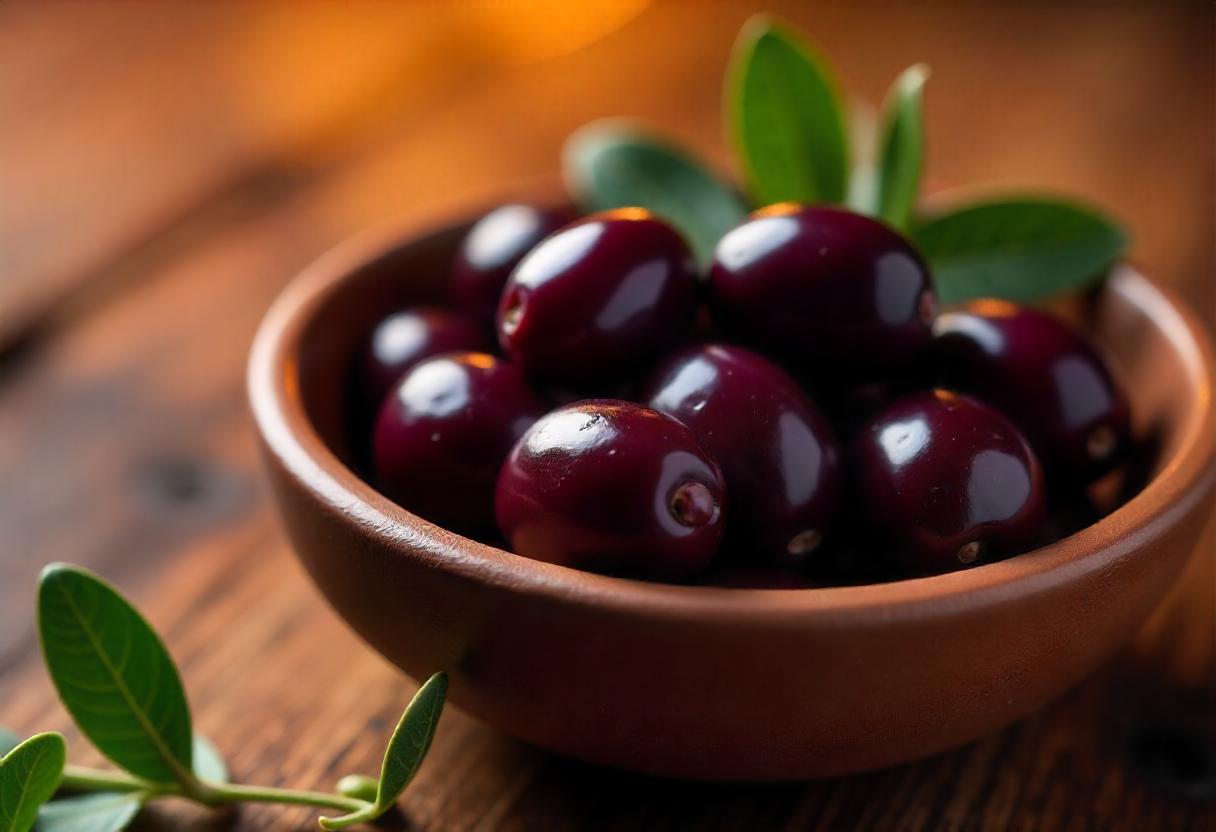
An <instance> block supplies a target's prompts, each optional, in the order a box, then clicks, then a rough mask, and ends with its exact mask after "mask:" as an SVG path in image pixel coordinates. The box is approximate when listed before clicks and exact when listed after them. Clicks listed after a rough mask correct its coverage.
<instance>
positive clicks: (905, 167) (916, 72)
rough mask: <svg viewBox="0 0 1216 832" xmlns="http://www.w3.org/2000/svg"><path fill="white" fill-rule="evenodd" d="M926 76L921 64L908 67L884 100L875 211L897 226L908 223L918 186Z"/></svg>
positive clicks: (923, 142) (923, 149)
mask: <svg viewBox="0 0 1216 832" xmlns="http://www.w3.org/2000/svg"><path fill="white" fill-rule="evenodd" d="M928 78H929V68H928V67H927V66H925V65H924V64H916V65H915V66H910V67H908V68H907V69H905V70H904V71H903V73H901V74H900V76H899V77H898V78H896V79H895V83H894V84H892V85H891V91H890V92H889V93H888V94H887V100H886V102H885V103H884V104H883V116H882V151H881V153H882V155H881V156H880V157H879V158H880V159H881V164H880V165H879V168H878V181H877V188H876V190H877V206H876V208H877V211H876V213H877V215H878V216H879V217H880V218H881V219H884V220H886V221H887V222H889V223H890V224H891V225H894V226H895V227H896V228H904V227H906V226H907V224H908V219H909V217H911V216H912V209H913V207H914V206H915V205H916V195H917V191H918V189H919V187H920V172H921V166H922V165H923V163H924V156H925V125H924V116H923V114H922V112H921V99H922V93H923V91H924V87H925V81H927V80H928Z"/></svg>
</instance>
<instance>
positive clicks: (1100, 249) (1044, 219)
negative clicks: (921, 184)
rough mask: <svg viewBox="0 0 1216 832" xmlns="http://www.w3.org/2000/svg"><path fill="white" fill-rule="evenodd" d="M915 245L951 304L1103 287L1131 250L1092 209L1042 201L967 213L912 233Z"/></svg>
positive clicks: (980, 205)
mask: <svg viewBox="0 0 1216 832" xmlns="http://www.w3.org/2000/svg"><path fill="white" fill-rule="evenodd" d="M912 238H913V240H914V241H915V242H916V244H917V245H918V246H919V247H920V249H921V251H922V252H923V253H924V255H925V257H926V259H928V261H929V264H930V266H931V267H932V270H933V274H934V282H935V283H936V286H937V292H938V296H939V297H940V298H941V299H942V301H943V302H946V303H952V302H955V301H960V300H966V299H968V298H979V297H998V298H1006V299H1008V300H1016V301H1032V300H1038V299H1040V298H1047V297H1051V296H1053V295H1058V294H1061V293H1063V292H1069V291H1073V290H1075V289H1078V288H1081V287H1083V286H1085V285H1087V284H1089V283H1092V282H1095V281H1096V280H1098V279H1100V278H1101V277H1102V276H1103V275H1104V274H1105V272H1106V270H1107V269H1108V268H1109V267H1110V265H1111V264H1112V263H1113V262H1114V261H1115V260H1117V259H1118V258H1119V256H1120V255H1122V254H1123V252H1124V250H1125V249H1126V248H1127V243H1128V238H1127V235H1126V233H1125V232H1124V231H1123V229H1122V228H1121V227H1120V226H1119V225H1118V224H1117V223H1116V222H1114V221H1113V220H1111V219H1109V218H1108V217H1105V216H1103V215H1102V214H1100V213H1099V212H1097V211H1095V210H1094V209H1092V208H1088V207H1085V206H1083V205H1080V204H1078V203H1074V202H1067V201H1064V200H1059V199H1051V198H1043V197H1023V198H1016V199H1004V200H989V201H984V202H977V203H972V204H970V205H963V206H961V207H958V208H955V209H954V210H951V211H948V212H947V213H944V214H941V215H939V216H936V217H933V218H931V219H929V220H928V221H926V222H924V223H922V224H921V225H919V226H917V227H915V228H914V229H913V231H912Z"/></svg>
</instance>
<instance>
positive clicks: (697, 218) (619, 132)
mask: <svg viewBox="0 0 1216 832" xmlns="http://www.w3.org/2000/svg"><path fill="white" fill-rule="evenodd" d="M562 161H563V165H562V166H563V168H564V170H565V176H566V183H567V186H568V187H569V189H570V191H571V193H572V194H573V195H574V198H575V199H576V200H577V201H578V203H579V204H580V205H582V206H583V207H584V208H586V209H588V210H591V211H603V210H607V209H611V208H626V207H634V206H636V207H641V208H646V209H648V210H650V211H652V212H654V213H655V214H657V215H658V216H660V217H663V218H664V219H666V220H667V221H668V222H670V223H671V224H672V225H674V226H675V227H676V228H677V229H679V231H680V232H681V233H682V234H683V235H684V237H685V238H686V239H687V240H688V243H689V245H690V246H692V249H693V252H694V253H695V254H696V256H697V259H698V261H700V262H701V263H702V264H705V263H708V262H709V261H710V260H711V259H712V258H713V252H714V246H716V245H717V244H718V240H720V239H721V238H722V235H723V234H725V233H726V232H727V231H729V230H730V229H732V228H734V227H735V226H736V225H738V224H739V223H741V222H742V221H743V220H744V218H745V217H746V216H747V206H746V205H745V204H744V202H743V200H742V199H741V198H740V197H739V195H738V194H737V193H735V191H734V189H733V188H732V187H731V186H730V185H729V184H728V183H726V182H724V181H723V180H722V179H720V178H718V176H717V175H715V174H714V173H713V172H712V171H711V170H709V168H707V167H706V166H704V165H702V164H701V163H700V162H698V161H697V160H696V159H694V158H693V157H692V156H691V155H690V154H688V153H687V152H685V151H684V150H682V149H681V148H679V147H677V146H676V145H675V144H673V143H672V142H669V141H667V140H665V139H662V138H660V137H658V136H655V135H652V134H649V133H647V132H645V131H644V130H641V129H639V128H637V127H636V126H632V125H630V124H628V123H625V122H620V121H615V120H609V121H600V122H594V123H592V124H589V125H587V126H586V127H583V128H582V129H580V130H578V131H576V132H575V133H574V134H573V135H572V136H570V138H569V139H568V140H567V142H566V148H565V151H564V153H563V158H562Z"/></svg>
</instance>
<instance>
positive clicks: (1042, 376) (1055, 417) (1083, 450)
mask: <svg viewBox="0 0 1216 832" xmlns="http://www.w3.org/2000/svg"><path fill="white" fill-rule="evenodd" d="M930 355H931V357H932V360H933V364H934V366H935V369H936V370H937V372H938V376H939V379H940V381H941V383H944V384H948V385H949V386H950V387H952V388H956V389H959V390H962V391H964V392H967V393H970V394H972V395H974V396H976V397H978V398H980V399H983V400H984V401H986V402H988V403H989V404H992V405H993V406H995V407H997V408H999V409H1000V410H1001V411H1002V412H1004V413H1005V414H1006V415H1007V416H1009V418H1010V419H1012V420H1013V422H1014V423H1015V424H1017V425H1018V427H1019V428H1021V429H1022V431H1024V432H1025V434H1026V437H1027V438H1028V439H1029V440H1030V442H1031V444H1032V445H1033V446H1034V447H1035V450H1036V451H1038V453H1039V456H1040V458H1041V459H1042V461H1043V465H1044V466H1045V467H1046V468H1047V470H1048V473H1049V474H1050V475H1051V476H1052V478H1053V481H1064V482H1067V483H1070V484H1085V483H1088V482H1091V481H1092V480H1094V479H1096V478H1097V477H1100V476H1101V475H1103V474H1105V473H1107V472H1108V471H1110V470H1111V469H1112V468H1113V467H1114V466H1115V464H1117V463H1118V462H1119V460H1120V459H1121V458H1123V457H1124V456H1125V455H1126V453H1127V451H1128V449H1129V448H1130V446H1131V417H1130V410H1129V407H1128V402H1127V397H1126V396H1125V395H1124V393H1123V391H1122V390H1121V389H1120V388H1119V385H1118V384H1117V383H1116V381H1115V379H1114V377H1113V376H1112V374H1111V371H1110V369H1109V368H1108V367H1107V365H1106V363H1105V362H1104V361H1103V360H1102V356H1101V355H1099V353H1098V351H1097V350H1096V349H1095V348H1094V347H1093V346H1092V345H1091V344H1090V343H1089V342H1088V341H1087V340H1086V339H1085V337H1084V336H1083V335H1082V334H1081V333H1080V332H1077V331H1076V330H1075V329H1073V328H1072V327H1070V326H1068V325H1067V324H1065V323H1064V322H1063V321H1061V320H1059V319H1058V318H1056V317H1054V316H1052V315H1049V314H1048V313H1046V312H1040V311H1038V310H1034V309H1028V308H1025V307H1020V306H1017V305H1016V304H1013V303H1010V302H1008V301H1004V300H978V301H973V302H971V303H970V304H968V305H967V306H965V307H964V308H962V309H960V310H958V311H952V312H946V313H943V314H942V315H941V317H939V318H938V320H937V322H936V323H935V324H934V327H933V346H932V349H931V352H930Z"/></svg>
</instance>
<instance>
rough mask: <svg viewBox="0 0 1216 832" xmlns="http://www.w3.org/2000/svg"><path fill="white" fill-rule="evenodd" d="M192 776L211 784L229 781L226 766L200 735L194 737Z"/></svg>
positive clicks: (209, 742)
mask: <svg viewBox="0 0 1216 832" xmlns="http://www.w3.org/2000/svg"><path fill="white" fill-rule="evenodd" d="M194 775H195V776H196V777H198V779H200V780H206V781H208V782H211V783H227V782H228V779H229V774H228V764H227V763H225V762H224V758H223V757H222V756H220V752H218V751H216V749H215V746H214V745H213V744H212V743H211V740H209V739H207V738H206V737H204V736H203V735H202V734H195V735H194Z"/></svg>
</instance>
